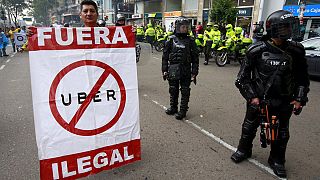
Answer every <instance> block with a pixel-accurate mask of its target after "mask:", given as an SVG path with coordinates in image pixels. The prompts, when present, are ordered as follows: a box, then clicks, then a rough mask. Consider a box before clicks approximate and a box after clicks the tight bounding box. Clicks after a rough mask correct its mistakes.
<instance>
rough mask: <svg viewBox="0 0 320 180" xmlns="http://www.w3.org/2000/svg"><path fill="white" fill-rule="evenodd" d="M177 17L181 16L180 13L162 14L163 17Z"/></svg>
mask: <svg viewBox="0 0 320 180" xmlns="http://www.w3.org/2000/svg"><path fill="white" fill-rule="evenodd" d="M177 16H181V11H171V12H164V17H177Z"/></svg>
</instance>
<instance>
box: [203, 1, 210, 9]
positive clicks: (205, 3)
mask: <svg viewBox="0 0 320 180" xmlns="http://www.w3.org/2000/svg"><path fill="white" fill-rule="evenodd" d="M209 1H210V0H204V2H203V9H209V3H210V2H209Z"/></svg>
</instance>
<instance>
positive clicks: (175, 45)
mask: <svg viewBox="0 0 320 180" xmlns="http://www.w3.org/2000/svg"><path fill="white" fill-rule="evenodd" d="M171 41H172V51H171V53H170V54H169V62H170V64H177V63H180V64H185V65H187V64H189V65H190V63H191V55H190V52H191V51H190V38H189V37H186V38H182V39H180V38H178V37H176V36H172V39H171Z"/></svg>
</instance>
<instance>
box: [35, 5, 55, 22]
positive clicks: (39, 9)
mask: <svg viewBox="0 0 320 180" xmlns="http://www.w3.org/2000/svg"><path fill="white" fill-rule="evenodd" d="M55 4H56V0H33V2H32V8H33V11H32V14H33V16H34V18H35V19H36V21H37V22H39V23H41V22H42V23H43V24H45V25H49V24H50V17H49V10H51V9H52V8H53V6H54V5H55Z"/></svg>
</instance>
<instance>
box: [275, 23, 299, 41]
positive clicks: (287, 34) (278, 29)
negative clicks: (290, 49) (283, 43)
mask: <svg viewBox="0 0 320 180" xmlns="http://www.w3.org/2000/svg"><path fill="white" fill-rule="evenodd" d="M271 30H272V32H271V34H272V37H273V38H279V39H285V40H286V39H290V38H295V37H298V36H299V20H298V19H295V18H292V19H291V20H290V21H286V22H280V23H277V24H274V25H272V28H271Z"/></svg>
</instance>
